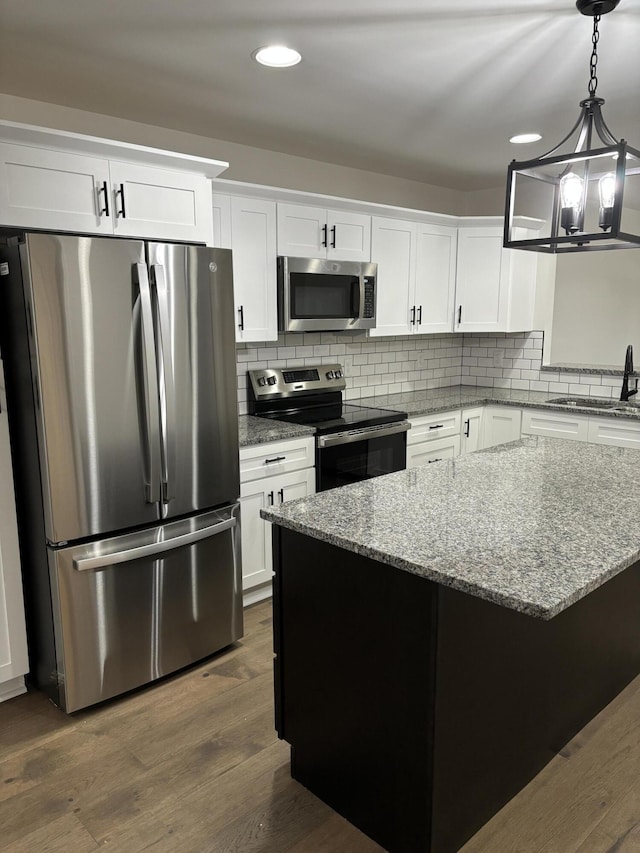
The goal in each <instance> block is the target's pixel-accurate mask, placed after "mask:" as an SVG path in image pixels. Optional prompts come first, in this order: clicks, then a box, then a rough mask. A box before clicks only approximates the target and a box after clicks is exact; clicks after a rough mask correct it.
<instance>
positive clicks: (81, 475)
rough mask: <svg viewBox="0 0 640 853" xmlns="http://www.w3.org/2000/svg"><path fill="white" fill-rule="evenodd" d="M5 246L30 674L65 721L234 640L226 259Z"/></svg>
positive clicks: (0, 278) (15, 242) (231, 372)
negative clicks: (68, 715) (62, 711)
mask: <svg viewBox="0 0 640 853" xmlns="http://www.w3.org/2000/svg"><path fill="white" fill-rule="evenodd" d="M5 242H6V243H7V245H5V246H3V247H1V248H0V292H1V295H0V300H1V304H0V308H1V313H2V319H1V320H0V323H1V328H0V340H1V341H2V346H3V356H4V358H5V362H6V365H7V368H8V375H7V394H8V408H9V417H10V429H11V441H12V452H13V456H14V471H15V477H16V487H17V493H18V497H17V503H18V517H19V528H20V538H21V553H22V560H23V576H24V582H25V593H26V599H27V616H28V627H29V644H30V658H31V674H32V677H33V679H34V680H35V682H36V683H37V685H38V686H40V687H41V688H43V689H45V690H46V691H47V692H48V693H49V695H50V696H51V698H52V699H53V700H54V701H55V702H56V704H59V705H60V706H61V707H62V708H64V709H65V710H66V711H67V712H71V711H75V710H77V709H79V708H83V707H86V706H88V705H92V704H94V703H96V702H100V701H102V700H104V699H108V698H110V697H112V696H115V695H118V694H120V693H123V692H125V691H127V690H130V689H132V688H134V687H137V686H139V685H142V684H145V683H147V682H149V681H152V680H154V679H156V678H159V677H160V676H163V675H166V674H168V673H170V672H174V671H175V670H177V669H180V668H181V667H183V666H186V665H188V664H190V663H192V662H194V661H196V660H199V659H201V658H204V657H206V656H208V655H210V654H211V653H213V652H215V651H217V650H219V649H220V648H222V647H224V646H226V645H228V644H230V643H232V642H233V641H234V640H236V639H238V638H239V637H241V636H242V603H241V567H240V530H239V509H238V503H237V501H238V496H239V493H240V488H239V467H238V424H237V390H236V381H237V380H236V368H235V342H234V310H233V281H232V271H231V252H230V251H228V250H224V249H209V248H205V247H198V246H185V245H176V244H162V243H152V242H143V241H133V240H120V239H109V238H92V237H77V236H62V235H54V234H36V233H32V234H26V235H21V236H20V237H17V238H11V239H9V240H7V241H5Z"/></svg>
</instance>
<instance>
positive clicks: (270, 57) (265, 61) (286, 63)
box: [251, 44, 302, 68]
mask: <svg viewBox="0 0 640 853" xmlns="http://www.w3.org/2000/svg"><path fill="white" fill-rule="evenodd" d="M251 56H252V57H253V58H254V59H255V60H256V62H259V63H260V64H261V65H269V66H270V67H271V68H289V67H290V66H291V65H297V64H298V63H299V62H300V60H301V59H302V57H301V56H300V54H299V53H298V51H297V50H294V49H293V48H292V47H285V46H284V45H283V44H270V45H268V46H267V47H261V48H258V50H254V52H253V53H252V54H251Z"/></svg>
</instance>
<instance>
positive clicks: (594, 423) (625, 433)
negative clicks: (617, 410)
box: [589, 418, 640, 450]
mask: <svg viewBox="0 0 640 853" xmlns="http://www.w3.org/2000/svg"><path fill="white" fill-rule="evenodd" d="M589 441H590V442H592V443H593V444H612V445H614V446H615V447H633V448H636V449H637V450H640V423H638V422H637V421H630V420H626V419H624V420H623V419H622V418H620V419H619V420H617V419H616V418H589Z"/></svg>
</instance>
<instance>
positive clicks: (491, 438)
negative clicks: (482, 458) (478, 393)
mask: <svg viewBox="0 0 640 853" xmlns="http://www.w3.org/2000/svg"><path fill="white" fill-rule="evenodd" d="M521 432H522V410H521V409H515V408H512V407H511V406H485V408H484V414H483V425H482V436H483V438H482V446H483V447H493V446H494V445H496V444H506V443H507V442H508V441H517V439H519V438H520V435H521Z"/></svg>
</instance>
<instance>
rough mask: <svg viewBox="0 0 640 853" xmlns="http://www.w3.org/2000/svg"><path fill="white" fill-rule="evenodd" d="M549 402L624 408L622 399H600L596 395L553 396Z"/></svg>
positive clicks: (587, 406)
mask: <svg viewBox="0 0 640 853" xmlns="http://www.w3.org/2000/svg"><path fill="white" fill-rule="evenodd" d="M545 402H547V403H557V404H558V405H559V406H576V407H577V408H580V409H616V408H618V407H621V408H624V407H625V403H623V402H620V400H598V399H597V398H596V397H552V398H551V399H549V400H546V401H545Z"/></svg>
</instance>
